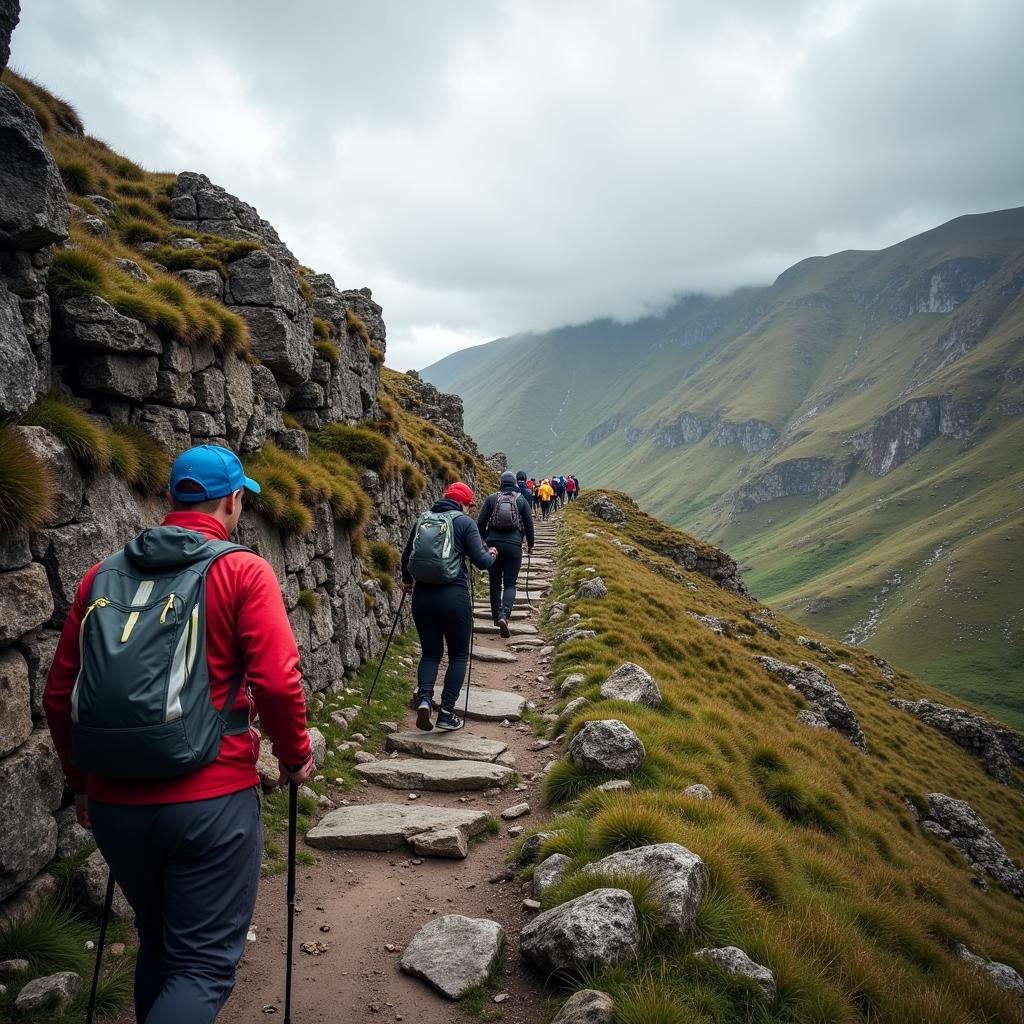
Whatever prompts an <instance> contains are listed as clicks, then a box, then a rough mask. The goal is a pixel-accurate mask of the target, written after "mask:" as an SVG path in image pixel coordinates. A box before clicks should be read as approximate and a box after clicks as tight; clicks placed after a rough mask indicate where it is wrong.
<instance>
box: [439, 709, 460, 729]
mask: <svg viewBox="0 0 1024 1024" xmlns="http://www.w3.org/2000/svg"><path fill="white" fill-rule="evenodd" d="M465 724H466V723H465V722H464V721H463V720H462V719H461V718H457V717H456V716H455V712H454V711H445V710H444V709H442V710H441V711H440V712H439V713H438V716H437V727H438V729H444V730H445V731H446V732H455V730H456V729H461V728H462V727H463V726H464V725H465Z"/></svg>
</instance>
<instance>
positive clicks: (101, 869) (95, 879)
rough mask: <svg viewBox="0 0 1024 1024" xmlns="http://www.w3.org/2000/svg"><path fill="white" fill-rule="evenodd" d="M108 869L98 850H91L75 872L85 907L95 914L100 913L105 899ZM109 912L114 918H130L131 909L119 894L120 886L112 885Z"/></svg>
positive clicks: (108, 875) (122, 894)
mask: <svg viewBox="0 0 1024 1024" xmlns="http://www.w3.org/2000/svg"><path fill="white" fill-rule="evenodd" d="M109 877H110V869H109V868H108V867H107V862H106V861H105V860H104V859H103V854H102V853H100V851H99V850H93V852H92V853H90V854H89V856H88V857H86V859H85V860H84V861H83V862H82V865H81V866H80V867H79V869H78V871H76V872H75V883H76V885H77V886H78V888H79V890H80V892H81V893H82V897H83V899H84V901H85V904H86V906H87V907H89V909H90V910H94V911H96V912H97V913H99V912H102V910H103V906H104V903H105V902H106V897H107V880H108V878H109ZM111 910H112V911H113V913H114V916H115V917H121V918H126V917H131V915H132V908H131V906H130V905H129V903H128V900H127V899H125V895H124V893H123V892H121V886H119V885H116V884H115V885H114V902H113V904H112V905H111Z"/></svg>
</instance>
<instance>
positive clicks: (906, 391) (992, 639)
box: [423, 209, 1024, 724]
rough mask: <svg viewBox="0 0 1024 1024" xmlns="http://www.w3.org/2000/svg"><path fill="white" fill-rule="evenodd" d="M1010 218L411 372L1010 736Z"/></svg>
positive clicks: (1015, 706)
mask: <svg viewBox="0 0 1024 1024" xmlns="http://www.w3.org/2000/svg"><path fill="white" fill-rule="evenodd" d="M1022 288H1024V210H1021V209H1016V210H1007V211H1001V212H998V213H991V214H985V215H979V216H971V217H962V218H958V219H957V220H955V221H951V222H950V223H948V224H945V225H943V226H941V227H939V228H936V229H934V230H932V231H929V232H926V233H925V234H923V235H919V236H917V237H915V238H911V239H908V240H907V241H905V242H902V243H900V244H898V245H895V246H892V247H891V248H889V249H886V250H882V251H880V252H842V253H837V254H835V255H833V256H828V257H822V258H814V259H809V260H805V261H803V262H802V263H799V264H797V265H796V266H794V267H792V268H791V269H789V270H788V271H786V272H785V273H784V274H782V275H781V276H780V277H779V279H778V280H777V281H776V282H775V283H774V285H772V287H770V288H761V289H744V290H742V291H740V292H737V293H735V294H733V295H730V296H727V297H725V298H722V299H711V298H708V297H689V298H685V299H682V300H680V301H679V302H678V303H677V304H675V305H674V306H673V307H672V308H671V309H670V310H668V312H666V313H665V314H664V315H663V316H661V317H657V318H648V319H646V320H641V321H638V322H636V323H633V324H629V325H619V324H615V323H612V322H610V321H605V322H598V323H594V324H588V325H583V326H578V327H570V328H564V329H561V330H559V331H553V332H550V333H549V334H544V335H531V336H520V337H514V338H507V339H502V340H500V341H497V342H493V343H492V344H490V345H484V346H480V347H479V348H475V349H470V350H468V351H464V352H459V353H456V354H455V355H453V356H450V357H448V358H447V359H444V360H442V361H441V362H439V363H436V364H435V365H434V366H431V367H428V368H427V369H426V370H424V371H423V376H424V377H425V378H426V379H428V380H430V381H432V382H433V383H435V384H437V385H438V386H439V387H441V388H443V389H445V390H451V391H455V392H457V393H458V394H460V395H462V397H463V399H464V401H465V405H466V418H467V424H468V427H469V429H470V430H471V431H473V433H474V436H476V437H478V438H479V439H480V440H481V441H482V443H483V444H484V445H486V446H489V447H496V448H501V450H503V451H506V452H508V454H509V457H510V459H511V460H512V461H513V462H515V463H517V464H518V463H521V464H523V465H524V466H527V467H530V468H531V469H533V470H536V471H537V472H550V471H552V470H556V469H557V470H561V471H564V470H572V471H574V472H576V473H577V474H578V475H579V476H581V478H582V479H583V483H584V486H586V485H587V484H588V483H589V484H591V485H602V484H607V485H610V486H616V487H621V488H623V489H625V490H627V491H628V492H629V493H630V494H632V495H634V496H635V497H638V498H642V499H643V500H644V502H645V504H648V505H649V506H650V507H651V508H652V509H653V510H654V511H655V512H656V513H657V514H659V515H662V516H664V517H665V518H666V519H668V520H669V521H670V522H673V523H675V524H678V525H683V526H685V527H686V528H687V529H689V530H691V531H692V532H694V533H696V534H698V535H699V536H704V537H708V538H709V539H711V540H714V541H715V542H716V543H719V544H722V545H723V546H725V547H726V548H727V549H728V550H729V551H731V552H733V553H734V554H735V555H736V556H737V557H738V558H740V559H741V561H742V563H743V566H744V569H745V573H746V579H747V582H748V583H749V585H750V587H751V588H752V589H753V590H754V592H756V593H757V594H758V596H759V597H762V598H764V599H766V600H771V601H772V602H773V603H774V604H775V605H776V606H777V607H779V608H780V609H782V610H785V611H787V612H788V613H790V614H793V615H796V616H797V617H799V618H800V619H802V620H803V621H806V622H813V623H815V624H816V625H818V626H819V627H820V628H822V629H827V630H829V631H830V632H832V633H834V634H838V635H848V636H849V637H851V639H862V640H866V639H869V638H870V640H871V642H872V643H873V644H875V645H876V646H877V647H878V649H879V650H881V651H883V652H884V653H886V654H887V655H888V656H890V657H892V658H894V659H895V660H898V661H900V662H901V663H903V664H906V665H908V666H909V667H912V668H913V669H914V670H915V671H917V672H919V673H921V674H922V675H923V676H925V677H926V678H928V679H929V680H930V681H932V682H933V683H934V684H936V685H939V686H942V687H943V688H945V689H948V690H950V691H951V692H954V693H957V694H960V695H961V696H969V697H971V698H972V699H975V700H978V701H980V702H982V703H984V704H986V705H987V706H988V707H990V708H992V709H993V711H995V712H996V713H997V714H999V715H1001V716H1002V717H1003V718H1004V719H1006V720H1007V721H1014V722H1016V723H1018V724H1020V723H1022V722H1024V697H1022V696H1021V694H1020V692H1019V687H1018V686H1017V684H1016V682H1015V680H1016V679H1019V677H1020V673H1021V670H1022V669H1024V575H1022V559H1021V557H1020V554H1019V550H1020V540H1021V537H1022V536H1024V533H1022V529H1021V528H1022V526H1024V503H1022V501H1021V497H1020V496H1021V493H1022V488H1024V467H1022V465H1021V463H1020V460H1019V458H1017V457H1016V453H1017V452H1019V451H1020V450H1021V448H1022V445H1024V416H1022V414H1024V300H1022V297H1021V292H1022Z"/></svg>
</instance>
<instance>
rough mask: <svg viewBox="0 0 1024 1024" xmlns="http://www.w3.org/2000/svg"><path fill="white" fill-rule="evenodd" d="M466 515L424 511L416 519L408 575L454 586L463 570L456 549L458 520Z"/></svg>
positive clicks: (425, 581)
mask: <svg viewBox="0 0 1024 1024" xmlns="http://www.w3.org/2000/svg"><path fill="white" fill-rule="evenodd" d="M461 515H465V513H464V512H424V513H423V514H422V515H421V516H420V517H419V518H418V519H417V520H416V532H415V534H414V535H413V540H412V551H411V552H410V553H409V572H410V574H411V575H412V578H413V579H414V580H418V581H419V582H420V583H453V582H454V581H455V580H457V579H458V578H459V572H460V571H461V569H462V552H461V551H460V550H459V549H458V548H457V547H456V546H455V520H456V519H458V518H459V516H461Z"/></svg>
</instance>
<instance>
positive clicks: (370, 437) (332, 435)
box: [313, 423, 397, 476]
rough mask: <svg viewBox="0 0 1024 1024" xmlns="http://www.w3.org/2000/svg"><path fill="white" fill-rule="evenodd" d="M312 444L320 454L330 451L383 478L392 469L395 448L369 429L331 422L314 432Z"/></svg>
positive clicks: (391, 473)
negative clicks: (319, 450)
mask: <svg viewBox="0 0 1024 1024" xmlns="http://www.w3.org/2000/svg"><path fill="white" fill-rule="evenodd" d="M313 443H314V444H315V445H316V446H317V447H318V448H322V449H323V450H324V451H329V452H334V453H335V454H337V455H341V456H343V457H344V458H346V459H348V461H349V462H352V463H354V464H355V465H357V466H365V467H366V468H367V469H372V470H375V471H376V472H378V473H381V474H383V475H385V476H391V475H393V473H394V470H395V468H396V467H395V464H396V461H397V453H396V451H395V446H394V445H393V444H392V443H391V442H390V441H389V440H388V439H387V438H386V437H383V436H381V435H380V434H379V433H378V432H377V431H375V430H373V429H372V428H370V427H363V426H352V425H350V424H348V423H331V424H330V425H328V426H326V427H324V428H323V429H322V430H320V431H318V432H317V434H316V436H315V437H314V438H313Z"/></svg>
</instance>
